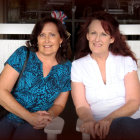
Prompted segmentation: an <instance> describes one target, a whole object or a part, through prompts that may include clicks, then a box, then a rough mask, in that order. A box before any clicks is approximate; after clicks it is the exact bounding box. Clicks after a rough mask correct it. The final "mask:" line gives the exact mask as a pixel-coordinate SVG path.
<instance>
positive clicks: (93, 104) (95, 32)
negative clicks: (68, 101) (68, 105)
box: [71, 12, 140, 139]
mask: <svg viewBox="0 0 140 140" xmlns="http://www.w3.org/2000/svg"><path fill="white" fill-rule="evenodd" d="M76 49H77V50H76V54H75V59H76V60H75V61H74V62H73V63H72V71H71V80H72V98H73V101H74V105H75V108H76V112H77V115H78V117H79V118H80V119H81V120H82V121H83V124H82V125H81V127H80V130H81V131H82V132H84V133H89V134H91V135H92V137H93V138H97V137H99V138H100V139H104V138H106V137H108V135H110V136H111V137H113V136H112V134H110V133H111V129H112V131H114V128H113V126H112V124H113V122H114V121H116V119H118V120H121V122H123V121H126V119H127V121H128V120H129V119H130V118H129V117H128V116H130V117H131V118H135V119H136V118H139V117H140V110H139V106H140V83H139V80H138V75H137V64H136V63H137V60H136V58H135V56H134V55H133V53H132V51H131V50H130V48H129V47H128V45H127V43H126V40H125V37H124V36H123V35H122V34H121V33H120V31H119V24H118V22H117V21H116V20H115V19H114V18H113V17H112V16H111V15H110V14H108V13H106V12H96V13H95V14H94V15H93V16H92V18H90V19H89V20H87V22H86V23H85V24H84V25H83V26H82V30H81V34H80V35H79V41H78V43H77V48H76ZM120 118H122V119H120ZM127 121H126V122H127ZM119 122H120V121H116V123H118V124H119ZM132 122H133V121H132ZM138 122H139V126H140V120H139V121H138ZM121 124H123V123H121ZM134 124H135V123H134ZM119 125H120V124H119ZM115 127H116V128H118V127H117V125H116V124H115ZM126 127H128V123H127V126H126ZM124 128H125V127H124ZM124 128H123V129H124ZM139 129H140V128H139ZM118 131H122V130H118ZM129 131H131V129H130V130H129ZM129 131H127V132H129ZM115 133H116V135H117V134H120V132H118V133H117V132H115ZM113 135H114V137H115V134H113ZM120 135H121V134H120ZM120 137H121V136H119V138H120ZM129 138H130V136H129Z"/></svg>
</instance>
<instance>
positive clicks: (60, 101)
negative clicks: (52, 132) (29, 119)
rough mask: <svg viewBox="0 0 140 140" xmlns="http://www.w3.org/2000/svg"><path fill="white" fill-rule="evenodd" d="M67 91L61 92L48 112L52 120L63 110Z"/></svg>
mask: <svg viewBox="0 0 140 140" xmlns="http://www.w3.org/2000/svg"><path fill="white" fill-rule="evenodd" d="M68 95H69V91H67V92H61V93H60V95H59V96H58V97H57V98H56V99H55V101H54V104H53V106H52V107H51V108H50V109H49V110H48V112H49V113H50V115H51V117H52V118H55V117H57V116H58V115H59V114H60V113H61V112H62V111H63V110H64V108H65V105H66V102H67V99H68Z"/></svg>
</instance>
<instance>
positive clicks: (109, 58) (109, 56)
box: [88, 52, 112, 86]
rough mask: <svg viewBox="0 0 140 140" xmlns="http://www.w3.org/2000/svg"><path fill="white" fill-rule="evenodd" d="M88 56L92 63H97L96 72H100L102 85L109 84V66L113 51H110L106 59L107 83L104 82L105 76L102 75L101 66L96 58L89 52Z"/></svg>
mask: <svg viewBox="0 0 140 140" xmlns="http://www.w3.org/2000/svg"><path fill="white" fill-rule="evenodd" d="M88 57H89V58H90V59H89V60H90V61H91V63H94V64H95V65H96V72H97V73H98V76H99V79H100V80H99V81H100V83H101V84H102V85H104V86H106V85H107V84H108V80H109V79H108V78H109V77H108V76H109V66H108V65H110V60H111V57H112V53H111V52H109V55H108V57H107V59H106V64H105V66H106V67H105V69H106V83H104V81H103V78H102V75H101V71H100V69H99V66H98V63H97V62H96V60H95V59H93V58H92V57H91V55H90V54H88Z"/></svg>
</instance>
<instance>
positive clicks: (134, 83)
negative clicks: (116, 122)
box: [107, 71, 140, 119]
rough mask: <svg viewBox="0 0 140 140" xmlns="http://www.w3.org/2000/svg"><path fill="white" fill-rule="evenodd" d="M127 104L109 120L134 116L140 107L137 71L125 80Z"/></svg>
mask: <svg viewBox="0 0 140 140" xmlns="http://www.w3.org/2000/svg"><path fill="white" fill-rule="evenodd" d="M124 84H125V95H126V96H125V101H126V103H125V104H124V105H123V106H122V107H120V108H119V109H117V110H116V111H114V112H112V113H111V114H110V115H108V116H107V118H112V119H115V118H118V117H123V116H131V115H133V114H134V113H135V112H136V111H137V110H138V109H139V106H140V82H139V79H138V75H137V72H136V71H133V72H129V73H128V74H127V75H126V76H125V78H124Z"/></svg>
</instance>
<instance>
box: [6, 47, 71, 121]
mask: <svg viewBox="0 0 140 140" xmlns="http://www.w3.org/2000/svg"><path fill="white" fill-rule="evenodd" d="M26 55H27V49H26V47H25V46H22V47H20V48H18V49H17V50H16V51H15V52H14V53H13V54H12V55H11V56H10V57H9V59H8V60H7V61H6V63H8V64H9V65H11V66H12V67H13V68H14V69H15V70H16V71H18V72H19V73H20V72H21V70H22V67H23V64H24V61H25V59H26ZM6 63H5V64H6ZM70 71H71V62H70V61H66V62H65V63H63V64H58V65H55V66H53V67H52V69H51V71H50V72H49V74H48V75H47V76H46V77H44V76H43V70H42V62H41V61H40V60H39V59H38V57H37V55H36V53H35V52H32V51H30V54H29V58H28V62H27V65H26V68H25V70H24V72H23V75H22V77H21V79H20V81H19V84H18V86H17V88H16V89H15V91H14V93H13V92H12V94H13V96H14V97H15V98H16V100H17V101H18V102H19V103H20V104H21V105H22V106H24V107H25V108H26V109H28V110H29V111H30V112H36V111H39V110H48V109H49V108H50V107H51V106H52V105H53V103H54V100H55V99H56V98H57V97H58V95H59V94H60V93H61V92H66V91H69V90H71V85H70ZM7 117H8V119H10V120H12V121H15V122H19V123H23V122H24V120H22V119H21V118H19V117H17V116H16V115H14V114H12V113H9V114H8V115H7Z"/></svg>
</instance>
